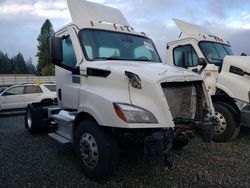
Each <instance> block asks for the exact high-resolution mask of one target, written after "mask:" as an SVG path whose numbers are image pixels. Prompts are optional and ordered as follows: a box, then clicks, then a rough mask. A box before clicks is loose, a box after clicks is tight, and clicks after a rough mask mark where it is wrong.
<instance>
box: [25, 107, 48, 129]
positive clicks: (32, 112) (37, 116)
mask: <svg viewBox="0 0 250 188" xmlns="http://www.w3.org/2000/svg"><path fill="white" fill-rule="evenodd" d="M44 106H46V105H45V104H43V103H33V104H28V106H27V108H26V113H25V128H26V129H28V131H29V133H30V134H38V133H43V132H47V131H48V130H49V126H48V125H47V124H45V123H44V117H43V111H42V107H44Z"/></svg>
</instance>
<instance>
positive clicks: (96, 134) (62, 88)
mask: <svg viewBox="0 0 250 188" xmlns="http://www.w3.org/2000/svg"><path fill="white" fill-rule="evenodd" d="M68 7H69V10H70V13H71V18H72V23H70V24H68V25H66V26H64V27H63V28H61V29H60V30H59V31H57V32H56V34H55V36H54V37H52V38H51V45H50V51H51V62H52V63H54V64H55V65H56V87H57V101H58V104H54V103H49V102H44V103H33V104H30V105H28V107H27V110H26V116H25V124H26V128H27V129H28V131H29V132H30V133H31V134H34V133H39V132H40V131H49V132H50V133H49V136H50V137H51V138H53V139H55V140H57V141H59V142H60V143H63V144H65V143H71V144H73V146H74V148H75V152H76V156H77V158H78V161H79V164H80V166H81V168H82V169H83V172H84V173H85V174H86V175H87V176H89V177H90V178H93V179H101V178H104V177H106V176H108V175H110V174H111V173H112V172H113V170H114V168H115V166H116V164H117V161H118V148H119V141H121V140H122V141H124V140H132V141H137V142H142V143H144V144H145V149H146V153H147V154H152V156H154V155H155V154H157V156H158V158H160V159H162V161H165V162H166V163H167V155H168V153H169V151H170V150H171V149H172V147H180V146H183V145H185V144H187V143H188V141H189V139H190V136H189V135H190V134H189V132H190V129H198V130H199V133H200V134H201V136H202V138H203V141H206V142H209V141H210V140H211V138H212V129H213V122H212V121H211V120H205V115H206V114H213V113H214V111H213V106H212V101H211V98H210V96H209V95H208V93H207V92H206V88H205V84H204V82H203V79H202V77H201V76H199V75H197V74H195V73H192V72H189V71H187V70H181V69H180V68H176V67H173V66H169V65H167V64H165V63H162V62H161V59H160V57H159V55H158V53H157V51H156V48H155V46H154V43H153V42H152V40H151V39H150V38H148V37H147V36H145V34H144V33H138V32H136V31H135V30H134V29H133V28H132V27H131V26H129V24H128V22H127V20H126V19H125V17H124V16H123V15H122V14H121V12H120V11H119V10H117V9H114V8H111V7H107V6H103V5H99V4H95V3H91V2H88V1H84V0H82V1H80V0H79V1H78V0H68Z"/></svg>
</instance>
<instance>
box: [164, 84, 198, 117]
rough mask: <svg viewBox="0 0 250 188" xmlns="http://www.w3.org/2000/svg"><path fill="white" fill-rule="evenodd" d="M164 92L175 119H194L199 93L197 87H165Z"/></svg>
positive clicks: (190, 85)
mask: <svg viewBox="0 0 250 188" xmlns="http://www.w3.org/2000/svg"><path fill="white" fill-rule="evenodd" d="M163 92H164V94H165V97H166V100H167V102H168V105H169V109H170V111H171V114H172V116H173V119H175V118H186V119H194V117H195V113H196V102H197V91H196V87H195V85H193V84H189V85H187V86H186V85H184V86H167V87H163Z"/></svg>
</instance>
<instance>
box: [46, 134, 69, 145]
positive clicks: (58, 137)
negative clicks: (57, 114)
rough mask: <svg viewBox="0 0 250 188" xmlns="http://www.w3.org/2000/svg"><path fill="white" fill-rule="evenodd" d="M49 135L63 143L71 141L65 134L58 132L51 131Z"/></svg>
mask: <svg viewBox="0 0 250 188" xmlns="http://www.w3.org/2000/svg"><path fill="white" fill-rule="evenodd" d="M48 136H49V137H50V138H52V139H54V140H56V141H57V142H59V143H61V144H68V143H70V140H68V139H66V138H64V137H63V136H61V135H59V134H56V133H49V134H48Z"/></svg>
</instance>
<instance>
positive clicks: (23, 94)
mask: <svg viewBox="0 0 250 188" xmlns="http://www.w3.org/2000/svg"><path fill="white" fill-rule="evenodd" d="M55 98H56V85H55V84H40V85H37V84H23V85H14V86H11V87H9V88H7V89H5V90H4V91H3V92H2V93H1V94H0V110H11V109H21V108H26V106H27V104H29V103H33V102H42V101H53V100H54V99H55Z"/></svg>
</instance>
